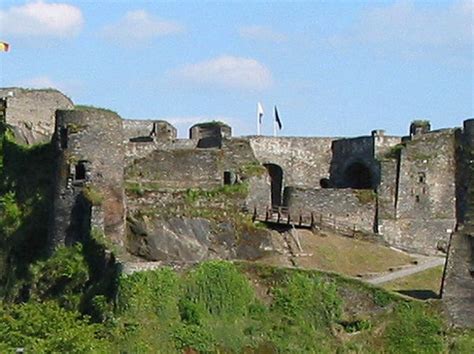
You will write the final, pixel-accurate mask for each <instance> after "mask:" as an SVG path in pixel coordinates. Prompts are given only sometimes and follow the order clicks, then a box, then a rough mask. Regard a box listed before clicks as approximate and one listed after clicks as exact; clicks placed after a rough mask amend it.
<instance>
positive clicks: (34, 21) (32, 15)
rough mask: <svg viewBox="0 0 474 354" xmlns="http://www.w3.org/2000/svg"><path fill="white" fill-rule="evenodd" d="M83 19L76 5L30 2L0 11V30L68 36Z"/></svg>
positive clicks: (17, 33)
mask: <svg viewBox="0 0 474 354" xmlns="http://www.w3.org/2000/svg"><path fill="white" fill-rule="evenodd" d="M83 22H84V19H83V17H82V12H81V10H80V9H79V8H77V7H75V6H72V5H68V4H64V3H47V2H44V1H35V2H29V3H27V4H25V5H21V6H12V7H10V8H9V9H7V10H0V32H2V33H3V34H6V35H17V36H25V37H40V36H43V37H60V38H65V37H70V36H73V35H75V34H77V33H78V32H79V31H80V30H81V28H82V25H83Z"/></svg>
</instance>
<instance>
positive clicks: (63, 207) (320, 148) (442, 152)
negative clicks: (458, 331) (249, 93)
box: [0, 88, 474, 326]
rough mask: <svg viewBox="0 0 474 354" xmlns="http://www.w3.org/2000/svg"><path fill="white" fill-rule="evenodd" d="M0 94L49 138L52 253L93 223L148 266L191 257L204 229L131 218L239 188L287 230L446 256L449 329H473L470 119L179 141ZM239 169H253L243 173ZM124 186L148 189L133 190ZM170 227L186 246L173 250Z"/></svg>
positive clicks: (143, 124)
mask: <svg viewBox="0 0 474 354" xmlns="http://www.w3.org/2000/svg"><path fill="white" fill-rule="evenodd" d="M10 92H12V94H9V93H10ZM0 97H3V98H2V99H1V102H0V107H1V109H0V111H1V113H0V119H1V120H3V121H4V123H6V124H7V126H10V127H11V128H12V130H13V132H14V135H15V137H16V139H18V141H19V142H22V143H26V144H31V143H34V142H39V141H47V140H48V139H51V138H52V143H53V145H54V148H55V153H56V155H55V156H56V169H55V176H56V177H55V182H54V200H53V206H52V213H51V221H50V242H51V247H53V248H54V247H56V246H58V245H61V244H66V245H68V244H72V243H74V242H76V241H78V240H80V239H81V238H82V237H84V235H85V234H87V232H89V231H90V230H91V229H92V228H94V229H95V230H100V231H101V232H103V233H104V234H105V235H106V236H107V237H108V238H109V239H110V240H111V241H112V242H113V243H114V244H116V245H118V246H121V247H125V248H127V249H128V250H129V251H130V252H131V253H132V254H134V255H135V256H137V257H141V256H143V254H145V253H146V257H145V258H146V259H147V260H150V261H169V260H172V261H178V260H179V258H180V257H184V258H187V259H186V260H191V261H199V260H202V259H204V258H205V257H207V255H208V253H206V252H207V249H208V248H210V247H211V244H212V242H211V241H210V240H209V239H207V238H206V237H207V236H206V233H209V232H211V229H212V227H210V226H209V225H208V224H206V223H203V222H201V223H196V222H194V221H192V220H186V219H185V218H182V219H181V220H180V221H179V222H178V221H176V220H175V221H173V222H170V221H169V220H165V219H160V220H161V221H160V220H158V221H154V227H155V228H157V229H158V228H161V229H162V233H161V234H163V233H166V232H168V233H170V232H172V231H173V230H174V231H173V234H172V235H173V236H172V237H171V236H170V240H168V241H167V242H166V243H164V242H163V240H161V239H159V238H158V239H156V238H155V239H153V240H145V241H144V240H143V239H140V240H139V241H137V240H136V239H135V240H133V238H134V237H135V238H137V237H145V236H146V234H147V231H136V230H137V229H140V227H141V226H140V225H141V224H140V223H136V222H135V221H134V215H135V214H134V213H136V212H137V211H139V210H140V208H142V207H143V205H144V204H147V205H153V206H155V207H156V206H159V208H161V209H162V210H166V209H167V208H171V207H173V208H177V209H176V210H179V206H178V207H176V203H177V200H178V199H179V198H180V196H181V194H179V193H180V192H183V191H188V190H193V189H199V190H212V189H215V188H219V187H222V186H225V185H234V184H239V183H243V182H245V183H246V184H247V185H248V189H249V193H248V195H247V196H246V198H245V201H244V203H243V205H239V208H241V209H242V210H244V211H245V212H247V213H250V214H252V213H253V214H254V215H258V214H259V213H262V212H266V213H267V216H268V213H271V214H272V213H278V215H279V216H278V218H279V219H280V214H282V216H281V217H282V218H286V219H285V220H286V221H287V223H288V224H290V223H291V222H292V221H291V220H290V218H293V220H294V221H293V223H295V224H296V225H297V224H298V222H300V223H301V221H302V220H308V218H310V219H311V225H315V226H318V224H319V226H321V227H322V226H324V223H326V224H331V225H332V227H334V228H335V229H337V230H339V231H341V232H342V233H344V232H352V233H355V232H358V233H363V234H367V235H371V237H373V238H376V239H378V240H379V241H381V242H384V243H386V244H387V245H390V246H393V247H396V248H399V249H402V250H407V251H411V252H416V253H421V254H428V255H434V254H442V253H447V255H448V258H447V266H446V269H445V276H444V280H443V292H442V294H443V298H445V299H446V301H445V303H446V304H447V308H448V313H449V314H450V317H451V319H452V320H453V322H454V323H456V324H459V325H462V326H473V325H474V323H473V321H474V320H473V319H474V312H473V311H474V277H473V276H474V231H473V230H474V229H473V224H472V223H473V215H474V214H473V213H474V211H473V206H474V204H473V199H472V195H473V194H472V193H473V188H474V183H473V177H472V176H473V172H472V170H471V169H472V163H473V161H474V157H473V153H472V152H473V146H474V119H470V120H465V121H464V123H463V127H462V128H448V129H439V130H431V127H430V124H429V122H427V121H415V122H413V123H412V124H411V126H410V127H409V134H408V135H407V136H404V137H399V136H390V135H386V134H385V132H384V131H383V130H374V131H372V133H371V134H370V135H367V136H362V137H356V138H329V137H267V136H246V137H233V136H232V131H231V127H229V126H228V125H226V124H224V123H221V122H209V123H201V124H196V125H194V126H193V127H191V129H190V138H189V139H178V138H177V131H176V128H175V127H173V126H172V125H171V124H169V123H167V122H165V121H161V120H128V119H122V118H121V117H120V116H119V115H117V114H116V113H114V112H111V111H108V110H104V109H96V108H81V109H75V107H74V105H73V103H72V102H71V100H70V99H68V98H67V97H65V96H64V95H62V94H61V93H60V92H58V91H55V90H24V89H17V88H6V89H0ZM249 166H250V167H255V168H260V170H259V171H263V173H254V174H249V173H246V172H245V171H248V170H249ZM134 186H135V187H136V186H140V187H144V188H145V189H147V190H148V191H150V192H149V193H146V195H143V193H140V194H138V195H137V194H136V193H131V192H130V191H131V189H133V188H135V187H134ZM147 217H148V219H149V218H150V217H149V216H147ZM295 220H296V221H295ZM163 230H164V231H163ZM219 232H220V231H219ZM180 233H192V234H193V235H196V237H195V240H194V239H193V240H192V242H191V243H189V244H187V245H185V246H183V245H182V244H181V243H180V240H179V237H178V236H179V235H180ZM137 235H138V236H137ZM140 235H142V236H140ZM143 235H145V236H143ZM167 235H168V234H167ZM171 238H172V239H171ZM143 242H145V243H150V242H151V243H154V250H153V252H145V253H144V251H143V249H142V248H143V247H142V244H143ZM223 242H224V241H223ZM233 242H234V241H233ZM224 243H225V242H224ZM203 245H204V246H203ZM260 246H261V245H260ZM147 247H150V246H149V245H148V246H147Z"/></svg>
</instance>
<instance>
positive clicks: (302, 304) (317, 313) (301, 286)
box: [272, 273, 342, 328]
mask: <svg viewBox="0 0 474 354" xmlns="http://www.w3.org/2000/svg"><path fill="white" fill-rule="evenodd" d="M273 295H274V301H273V304H272V310H273V311H275V312H278V313H279V314H280V315H281V316H283V317H284V318H285V319H286V320H287V321H288V323H292V324H294V323H297V322H300V321H303V322H305V323H307V324H309V325H311V326H313V327H314V328H325V327H327V326H329V325H330V324H331V323H332V322H334V321H336V320H338V319H339V317H340V316H341V313H342V299H341V298H340V297H339V294H338V293H337V287H336V285H335V284H334V283H332V282H329V281H325V280H322V279H320V278H318V277H311V276H309V275H307V274H304V273H294V274H290V275H288V278H287V279H286V281H285V282H284V283H283V285H282V286H280V287H277V288H275V289H274V291H273Z"/></svg>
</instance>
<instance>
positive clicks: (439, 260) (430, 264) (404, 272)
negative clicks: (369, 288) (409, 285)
mask: <svg viewBox="0 0 474 354" xmlns="http://www.w3.org/2000/svg"><path fill="white" fill-rule="evenodd" d="M445 260H446V259H445V258H444V257H430V259H428V260H427V261H425V262H423V263H421V264H417V265H413V267H409V268H405V269H400V270H397V271H394V272H391V273H388V274H385V275H381V276H376V277H374V278H371V279H367V280H365V281H366V282H368V283H370V284H374V285H376V284H382V283H386V282H389V281H392V280H395V279H398V278H403V277H406V276H409V275H412V274H415V273H419V272H422V271H424V270H427V269H430V268H434V267H437V266H440V265H443V264H444V262H445Z"/></svg>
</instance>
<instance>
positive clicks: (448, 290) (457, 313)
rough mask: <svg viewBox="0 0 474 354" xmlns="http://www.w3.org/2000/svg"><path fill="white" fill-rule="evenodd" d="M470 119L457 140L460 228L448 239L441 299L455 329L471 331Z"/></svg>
mask: <svg viewBox="0 0 474 354" xmlns="http://www.w3.org/2000/svg"><path fill="white" fill-rule="evenodd" d="M473 149H474V119H470V120H466V121H464V129H463V132H462V136H461V137H460V149H459V150H458V152H459V153H460V159H459V160H460V161H459V162H460V165H461V166H462V168H463V170H464V171H463V172H464V173H463V174H461V175H460V176H461V178H462V180H458V187H459V188H461V191H462V192H463V199H464V201H463V204H462V207H463V208H465V210H463V213H462V219H461V222H463V224H462V225H460V226H459V227H458V231H457V232H455V233H454V234H453V235H452V237H451V240H450V241H451V242H450V245H449V249H448V257H447V262H446V266H445V269H444V276H443V286H442V292H441V296H442V299H443V303H444V306H445V309H446V313H447V314H448V316H449V319H450V321H451V323H452V324H454V325H455V326H460V327H466V328H474V199H473V196H474V194H473V191H474V164H473V162H472V161H473V160H474V150H473Z"/></svg>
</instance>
